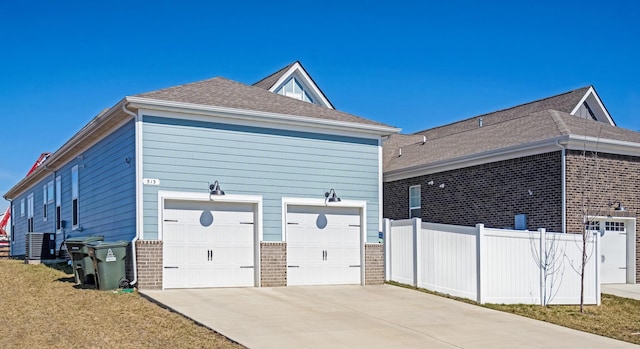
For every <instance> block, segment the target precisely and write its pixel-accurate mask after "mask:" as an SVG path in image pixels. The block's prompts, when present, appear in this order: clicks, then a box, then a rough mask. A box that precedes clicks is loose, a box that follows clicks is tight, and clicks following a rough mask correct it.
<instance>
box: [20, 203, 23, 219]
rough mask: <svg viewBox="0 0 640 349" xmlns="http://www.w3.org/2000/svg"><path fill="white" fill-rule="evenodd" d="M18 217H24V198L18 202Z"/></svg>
mask: <svg viewBox="0 0 640 349" xmlns="http://www.w3.org/2000/svg"><path fill="white" fill-rule="evenodd" d="M20 217H24V198H23V199H22V200H20Z"/></svg>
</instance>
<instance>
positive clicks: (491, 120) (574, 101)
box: [416, 86, 591, 139]
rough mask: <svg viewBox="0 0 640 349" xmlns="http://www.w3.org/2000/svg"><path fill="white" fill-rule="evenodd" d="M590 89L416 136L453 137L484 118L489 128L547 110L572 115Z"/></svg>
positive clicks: (496, 112) (475, 126)
mask: <svg viewBox="0 0 640 349" xmlns="http://www.w3.org/2000/svg"><path fill="white" fill-rule="evenodd" d="M590 87H591V86H585V87H582V88H579V89H576V90H573V91H569V92H565V93H561V94H559V95H555V96H551V97H547V98H544V99H540V100H537V101H533V102H529V103H525V104H521V105H518V106H515V107H511V108H507V109H503V110H498V111H495V112H492V113H487V114H482V115H477V116H474V117H472V118H469V119H465V120H461V121H457V122H454V123H451V124H447V125H443V126H439V127H434V128H431V129H428V130H423V131H419V132H416V134H421V135H425V136H427V138H428V139H434V138H439V137H444V136H447V135H452V134H455V133H460V132H464V131H468V130H473V129H475V128H477V127H478V119H479V118H480V117H482V124H483V125H484V126H489V125H492V124H495V123H499V122H503V121H507V120H512V119H515V118H519V117H521V116H524V115H528V114H532V113H535V112H538V111H542V110H547V109H553V110H558V111H561V112H565V113H571V111H573V109H574V108H575V107H576V106H577V105H578V103H579V102H580V100H581V99H582V97H584V95H585V94H586V93H587V90H589V88H590Z"/></svg>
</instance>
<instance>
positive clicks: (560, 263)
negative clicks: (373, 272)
mask: <svg viewBox="0 0 640 349" xmlns="http://www.w3.org/2000/svg"><path fill="white" fill-rule="evenodd" d="M384 227H385V229H384V230H385V231H384V243H385V254H386V258H385V260H386V265H385V269H386V270H385V272H386V279H387V280H391V281H396V282H399V283H403V284H409V285H413V286H417V287H421V288H425V289H428V290H432V291H436V292H441V293H446V294H449V295H452V296H457V297H463V298H468V299H471V300H474V301H477V302H478V303H504V304H514V303H523V304H541V305H546V304H579V303H580V265H581V259H582V237H581V235H579V234H561V233H551V232H546V231H545V230H544V229H539V230H538V231H522V230H504V229H490V228H485V227H484V226H483V225H482V224H478V225H476V226H475V227H463V226H455V225H445V224H435V223H423V222H421V221H420V219H417V218H414V219H407V220H400V221H391V220H388V219H386V220H385V224H384ZM599 248H600V247H599V234H597V233H594V234H592V235H590V236H589V238H588V241H587V248H586V250H587V255H588V260H587V263H586V268H585V278H584V279H585V292H584V302H585V304H600V282H599V280H598V276H599V268H600V260H599V258H597V256H600V251H599Z"/></svg>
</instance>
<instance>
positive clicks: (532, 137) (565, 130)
mask: <svg viewBox="0 0 640 349" xmlns="http://www.w3.org/2000/svg"><path fill="white" fill-rule="evenodd" d="M563 135H575V136H590V137H595V138H600V139H611V140H620V141H628V142H635V143H640V132H635V131H631V130H627V129H623V128H620V127H617V126H612V125H609V124H607V123H603V122H598V121H594V120H590V119H585V118H580V117H577V116H573V115H570V114H568V113H567V112H564V111H558V110H550V109H548V110H543V111H537V112H534V113H531V114H528V115H524V116H520V117H517V118H508V119H507V120H505V121H502V122H494V123H491V124H489V125H486V124H484V126H483V127H478V125H477V123H476V124H475V127H474V128H473V129H468V130H465V131H460V132H457V133H453V134H449V135H443V136H441V137H439V138H435V139H428V140H427V142H426V143H425V144H424V145H423V144H422V137H421V136H420V137H416V136H418V135H410V136H406V135H394V136H391V137H390V138H389V140H388V141H387V142H385V143H384V160H383V161H384V171H393V170H400V169H404V168H409V167H414V166H419V165H425V166H427V165H429V164H431V163H436V162H439V161H446V160H450V159H455V158H460V157H463V156H469V155H473V154H479V153H483V152H486V151H490V150H497V149H502V148H507V147H511V146H518V145H521V144H525V143H530V142H535V141H543V140H546V139H551V138H555V137H558V136H563ZM389 141H391V142H389ZM399 147H402V156H398V148H399Z"/></svg>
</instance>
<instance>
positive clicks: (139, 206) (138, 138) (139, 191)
mask: <svg viewBox="0 0 640 349" xmlns="http://www.w3.org/2000/svg"><path fill="white" fill-rule="evenodd" d="M143 128H144V127H142V117H141V116H140V113H138V114H137V115H136V119H135V144H136V145H135V148H136V149H135V157H136V230H137V232H136V236H138V237H139V239H140V240H144V215H143V212H144V200H143V197H144V195H143V187H144V186H143V185H142V178H143V177H144V173H142V169H143V168H144V167H143V161H142V159H143V157H142V156H143V154H142V149H143V147H142V140H143V138H142V137H143V135H142V129H143Z"/></svg>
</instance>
